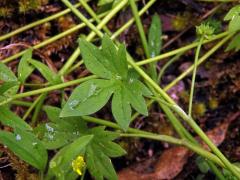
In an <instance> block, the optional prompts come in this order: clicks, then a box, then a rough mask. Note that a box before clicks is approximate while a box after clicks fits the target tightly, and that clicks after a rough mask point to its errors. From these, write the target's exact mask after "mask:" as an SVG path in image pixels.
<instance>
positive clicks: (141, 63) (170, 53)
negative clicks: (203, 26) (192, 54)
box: [137, 31, 229, 65]
mask: <svg viewBox="0 0 240 180" xmlns="http://www.w3.org/2000/svg"><path fill="white" fill-rule="evenodd" d="M227 35H229V32H228V31H226V32H223V33H220V34H218V35H216V36H214V37H212V38H211V39H209V40H204V41H203V44H205V43H209V42H212V41H215V40H217V39H221V38H223V37H225V36H227ZM197 46H198V42H193V43H191V44H189V45H186V46H183V47H181V48H178V49H175V50H172V51H170V52H167V53H164V54H161V55H159V56H156V57H153V58H149V59H145V60H142V61H140V62H137V64H138V65H144V64H148V63H152V62H156V61H159V60H162V59H165V58H167V57H170V56H174V55H176V54H179V53H181V52H185V51H187V50H190V49H192V48H195V47H197ZM210 54H212V53H210Z"/></svg>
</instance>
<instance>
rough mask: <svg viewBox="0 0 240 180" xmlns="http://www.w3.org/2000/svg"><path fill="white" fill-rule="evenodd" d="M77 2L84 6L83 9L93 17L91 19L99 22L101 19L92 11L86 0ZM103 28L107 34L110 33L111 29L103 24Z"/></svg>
mask: <svg viewBox="0 0 240 180" xmlns="http://www.w3.org/2000/svg"><path fill="white" fill-rule="evenodd" d="M79 2H80V3H81V4H82V6H83V7H84V8H85V10H86V11H87V12H88V13H89V14H90V15H91V16H92V17H93V19H94V20H95V21H96V22H97V23H98V24H100V23H101V19H100V18H99V17H98V16H97V15H96V13H95V12H94V11H93V9H92V8H91V7H90V6H89V5H88V3H87V2H86V0H79ZM103 30H104V31H105V32H107V34H108V35H110V34H111V31H109V29H108V28H107V27H106V25H104V26H103Z"/></svg>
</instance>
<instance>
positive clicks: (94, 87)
mask: <svg viewBox="0 0 240 180" xmlns="http://www.w3.org/2000/svg"><path fill="white" fill-rule="evenodd" d="M79 44H80V50H81V52H82V56H83V60H84V63H85V65H86V67H87V69H88V70H89V71H91V72H92V73H93V74H96V75H97V76H100V77H101V78H105V79H104V80H103V79H93V80H89V81H87V82H84V83H82V84H81V85H79V86H78V87H77V88H76V89H75V90H74V91H73V93H72V95H71V96H70V98H69V100H68V101H67V103H66V104H65V106H64V107H63V110H62V112H61V117H69V116H83V115H90V114H93V113H95V112H97V111H98V110H100V109H101V108H102V107H103V106H104V105H105V104H106V103H107V101H108V100H109V99H110V97H111V95H112V94H114V95H113V100H112V112H113V116H114V118H115V119H116V121H117V122H118V124H119V125H120V126H121V128H122V129H124V130H127V128H128V126H129V124H130V121H131V107H133V108H134V109H135V110H136V111H138V112H139V113H141V114H143V115H148V111H147V106H146V102H145V99H144V97H143V96H150V95H151V92H150V91H149V90H148V88H147V87H146V86H145V85H144V84H143V83H141V82H140V81H139V80H137V78H136V77H135V76H134V75H133V73H131V71H128V65H127V57H126V56H127V55H126V49H125V47H124V45H120V46H118V47H116V46H115V45H114V43H113V42H112V40H111V39H110V38H109V37H108V36H104V37H103V38H102V48H101V49H98V48H97V47H96V46H94V45H93V44H91V43H89V42H87V41H86V40H83V39H80V40H79ZM106 79H107V80H106Z"/></svg>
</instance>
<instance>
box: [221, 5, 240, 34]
mask: <svg viewBox="0 0 240 180" xmlns="http://www.w3.org/2000/svg"><path fill="white" fill-rule="evenodd" d="M224 20H225V21H230V22H229V30H230V31H238V30H239V29H240V5H237V6H235V7H233V8H232V9H230V11H229V12H228V13H227V15H226V16H225V17H224Z"/></svg>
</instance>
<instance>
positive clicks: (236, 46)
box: [226, 34, 240, 51]
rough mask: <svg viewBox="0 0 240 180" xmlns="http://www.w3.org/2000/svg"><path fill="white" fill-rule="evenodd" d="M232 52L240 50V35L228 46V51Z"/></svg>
mask: <svg viewBox="0 0 240 180" xmlns="http://www.w3.org/2000/svg"><path fill="white" fill-rule="evenodd" d="M230 50H235V51H239V50H240V34H237V35H235V36H234V37H233V39H232V40H231V41H230V43H229V44H228V46H227V48H226V51H230Z"/></svg>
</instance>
